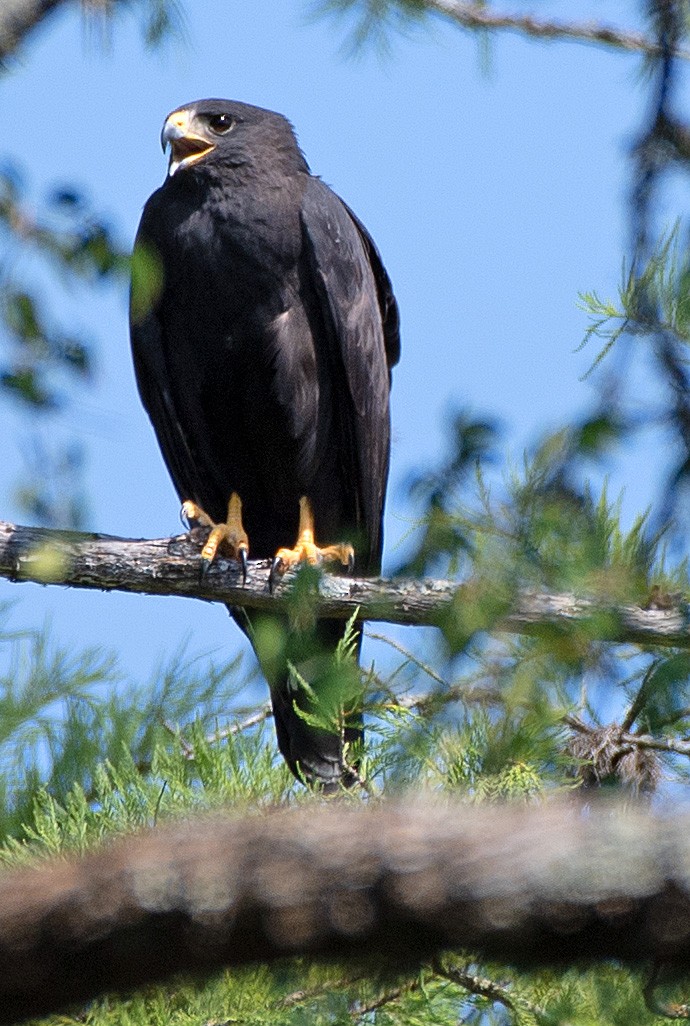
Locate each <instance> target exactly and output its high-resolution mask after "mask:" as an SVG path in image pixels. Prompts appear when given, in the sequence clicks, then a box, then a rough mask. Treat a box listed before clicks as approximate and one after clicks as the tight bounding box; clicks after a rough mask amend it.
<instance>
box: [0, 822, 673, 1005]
mask: <svg viewBox="0 0 690 1026" xmlns="http://www.w3.org/2000/svg"><path fill="white" fill-rule="evenodd" d="M689 838H690V816H689V815H688V814H687V813H685V814H682V813H678V814H675V815H674V816H673V817H669V816H667V817H664V816H658V815H652V814H650V813H649V812H643V811H628V812H621V811H618V812H616V811H614V810H613V809H612V808H611V807H609V806H605V807H604V808H598V807H597V806H596V805H595V806H594V807H592V806H590V805H588V806H587V811H586V813H585V812H582V811H581V807H580V806H579V805H577V804H576V803H574V802H573V803H570V804H568V805H566V804H562V805H554V804H551V805H548V804H545V805H542V806H539V807H528V806H525V805H520V806H514V807H512V806H504V807H501V808H495V807H493V808H491V807H488V806H485V807H476V806H474V807H473V806H471V805H460V804H458V805H453V804H452V803H450V804H449V803H444V804H443V805H438V806H436V805H422V804H417V805H411V806H410V805H407V806H391V805H381V804H379V805H377V806H375V807H369V808H361V807H360V808H357V809H353V808H351V807H347V806H346V805H344V804H343V803H341V802H336V803H335V804H333V803H329V804H328V805H325V806H318V805H316V804H312V805H311V806H310V807H307V808H302V809H298V810H292V811H289V812H276V813H273V814H270V815H269V814H266V812H265V811H264V812H262V813H261V814H255V815H250V816H247V817H244V818H239V819H227V818H220V817H215V818H208V819H206V820H200V821H195V822H194V823H186V824H183V825H177V826H168V827H162V828H161V827H159V828H157V829H156V830H153V831H150V832H148V833H144V834H141V835H139V836H135V837H130V838H128V839H125V840H121V841H119V842H116V843H114V844H111V845H110V846H108V847H106V848H104V849H102V850H100V851H97V852H93V853H91V854H88V855H86V856H85V857H83V858H81V859H77V858H74V859H72V860H65V859H61V860H59V861H55V862H50V863H47V864H46V863H44V864H43V865H39V866H38V867H34V868H30V869H22V870H14V871H11V872H6V873H5V874H3V875H0V1023H3V1024H9V1023H13V1022H15V1021H17V1020H18V1019H20V1018H22V1017H29V1016H31V1017H33V1016H38V1015H46V1014H48V1013H51V1012H56V1011H58V1010H59V1009H60V1008H64V1007H65V1006H66V1005H68V1004H69V1003H74V1002H83V1001H86V1000H88V999H90V998H92V997H93V996H95V995H96V994H97V993H101V992H103V991H106V990H107V991H123V990H128V989H131V988H133V987H136V986H138V985H140V984H143V983H145V982H146V981H152V980H160V979H163V978H165V977H167V976H169V975H171V974H173V973H177V972H180V971H186V972H195V973H207V972H210V971H212V970H213V969H215V968H218V967H219V966H234V965H241V964H247V963H252V962H257V961H259V962H266V961H270V960H273V959H276V958H282V957H286V956H293V955H307V956H311V957H319V958H322V959H328V958H335V959H338V960H345V959H349V960H351V961H352V964H353V968H355V969H356V967H357V966H359V967H360V969H361V968H362V967H363V966H367V965H369V966H370V967H371V966H372V965H373V964H376V965H377V966H378V967H379V968H380V967H381V960H382V959H383V960H384V962H385V960H386V959H388V960H390V965H391V966H392V967H394V968H395V971H396V973H398V974H400V972H407V971H408V970H410V971H413V970H414V968H415V967H417V966H419V965H420V964H421V963H422V962H424V961H427V960H428V959H429V958H432V957H433V956H434V955H435V954H436V953H438V952H440V951H442V950H450V949H460V948H462V949H466V950H469V951H472V952H473V953H475V955H476V957H478V958H482V959H488V960H500V961H501V962H509V963H511V964H513V965H516V966H518V967H525V968H526V967H535V966H545V965H557V964H571V963H572V962H574V961H576V960H578V961H585V962H590V963H594V962H598V961H601V960H604V959H611V958H615V959H617V960H620V961H623V962H625V963H629V964H634V963H639V962H641V961H645V960H656V961H660V962H663V963H664V965H665V966H667V967H670V968H673V967H674V966H676V967H678V968H679V969H680V970H683V969H684V968H685V967H687V964H688V960H689V959H690V840H689Z"/></svg>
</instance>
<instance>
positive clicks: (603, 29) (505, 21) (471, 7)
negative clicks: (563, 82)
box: [425, 0, 690, 60]
mask: <svg viewBox="0 0 690 1026" xmlns="http://www.w3.org/2000/svg"><path fill="white" fill-rule="evenodd" d="M425 5H426V7H427V8H428V9H429V10H432V11H437V12H438V13H439V14H442V15H444V16H445V17H447V18H449V19H450V20H451V21H454V22H456V23H457V24H459V25H461V26H462V28H468V29H489V30H494V31H495V30H497V29H505V30H507V31H509V32H519V33H520V34H521V35H526V36H530V37H532V38H533V39H545V40H557V39H566V40H573V41H575V42H580V43H595V44H598V45H600V46H608V47H611V48H613V49H615V50H624V51H627V52H629V53H643V54H646V55H648V56H653V57H657V56H659V55H660V54H661V53H662V48H661V46H659V44H658V43H657V42H656V41H655V40H654V39H652V38H650V37H649V36H645V35H643V34H642V33H638V32H625V31H623V30H621V29H616V28H613V26H611V25H603V24H600V23H598V22H567V21H549V20H544V19H541V18H534V17H532V16H531V15H529V14H497V13H495V12H494V11H491V10H489V8H488V7H486V6H485V5H482V4H479V3H466V2H463V0H425ZM673 55H674V56H675V57H682V58H683V59H684V60H687V59H688V58H690V52H688V51H687V50H681V49H677V50H674V54H673Z"/></svg>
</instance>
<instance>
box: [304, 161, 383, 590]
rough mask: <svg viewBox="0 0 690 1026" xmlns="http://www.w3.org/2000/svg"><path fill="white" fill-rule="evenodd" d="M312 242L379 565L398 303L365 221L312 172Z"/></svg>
mask: <svg viewBox="0 0 690 1026" xmlns="http://www.w3.org/2000/svg"><path fill="white" fill-rule="evenodd" d="M301 219H302V229H303V233H304V240H305V250H306V253H307V258H308V260H309V265H310V270H311V278H312V280H313V282H314V286H315V289H316V293H317V295H318V298H319V301H320V304H321V308H322V313H323V320H324V323H325V327H326V333H327V335H328V341H329V344H330V355H331V363H332V366H333V368H334V370H335V374H336V377H337V378H338V379H340V380H341V382H342V383H343V384H344V388H343V390H342V392H341V396H342V395H343V393H344V394H345V397H346V401H345V403H343V402H340V403H339V411H338V413H339V416H340V418H341V436H342V438H343V446H344V448H346V449H350V450H351V451H352V454H353V457H354V464H353V466H351V467H349V468H348V470H349V471H350V473H351V475H352V476H351V477H350V480H351V482H352V486H353V488H355V489H356V491H357V493H358V494H357V500H358V501H357V506H358V519H359V521H360V522H359V523H358V525H357V526H358V527H359V528H360V529H364V531H365V532H366V535H367V540H368V548H369V551H368V553H366V554H364V553H362V555H365V559H364V560H363V564H364V566H363V569H365V570H368V571H371V570H374V569H376V568H377V565H378V563H379V561H380V553H381V517H382V510H383V499H384V493H385V488H386V480H387V476H388V459H389V450H390V423H389V412H388V393H389V385H390V366H392V364H393V363H395V361H396V360H397V358H398V354H399V338H398V326H397V306H396V303H395V299H394V297H393V291H392V287H391V284H390V281H389V279H388V275H387V274H386V272H385V270H384V268H383V264H382V262H381V258H380V256H379V254H378V252H377V250H376V247H375V246H374V243H373V241H372V240H371V238H370V237H369V235H368V233H367V232H366V230H365V229H364V227H363V226H362V225H361V223H360V222H359V221H358V220H357V219H356V218H355V217H354V216H353V215H352V214H351V212H350V211H349V210H348V208H347V207H346V206H345V204H344V203H342V201H341V200H340V199H339V198H338V197H337V196H336V195H335V194H334V193H333V192H331V190H330V189H329V188H328V187H327V186H326V185H324V184H323V182H321V181H320V180H319V179H318V178H309V180H308V182H307V186H306V188H305V191H304V195H303V199H302V208H301Z"/></svg>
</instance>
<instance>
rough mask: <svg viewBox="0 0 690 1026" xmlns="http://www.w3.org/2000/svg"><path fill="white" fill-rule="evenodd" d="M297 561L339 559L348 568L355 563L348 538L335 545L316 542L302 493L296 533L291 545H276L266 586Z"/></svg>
mask: <svg viewBox="0 0 690 1026" xmlns="http://www.w3.org/2000/svg"><path fill="white" fill-rule="evenodd" d="M298 563H309V564H310V565H311V566H320V565H321V564H322V563H340V564H341V565H342V566H344V567H347V569H348V572H350V573H351V572H352V571H353V570H354V566H355V550H354V549H353V547H352V546H351V545H350V543H349V542H339V543H338V544H337V545H325V546H321V545H317V544H316V542H315V541H314V515H313V513H312V510H311V506H310V504H309V499H307V498H306V496H302V498H301V499H300V500H299V536H298V538H297V544H296V545H295V547H294V549H278V551H277V552H276V554H275V556H274V558H273V563H272V564H271V573H270V576H269V578H268V584H269V588H270V589H271V590H273V586H274V584H275V582H276V579H277V578H278V577H282V576H283V574H284V573H285V572H286V571H287V570H289V569H290V567H293V566H296V565H297V564H298Z"/></svg>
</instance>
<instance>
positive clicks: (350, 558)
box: [347, 552, 355, 577]
mask: <svg viewBox="0 0 690 1026" xmlns="http://www.w3.org/2000/svg"><path fill="white" fill-rule="evenodd" d="M347 572H348V574H349V575H350V577H352V576H353V574H354V572H355V554H354V552H348V555H347Z"/></svg>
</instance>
